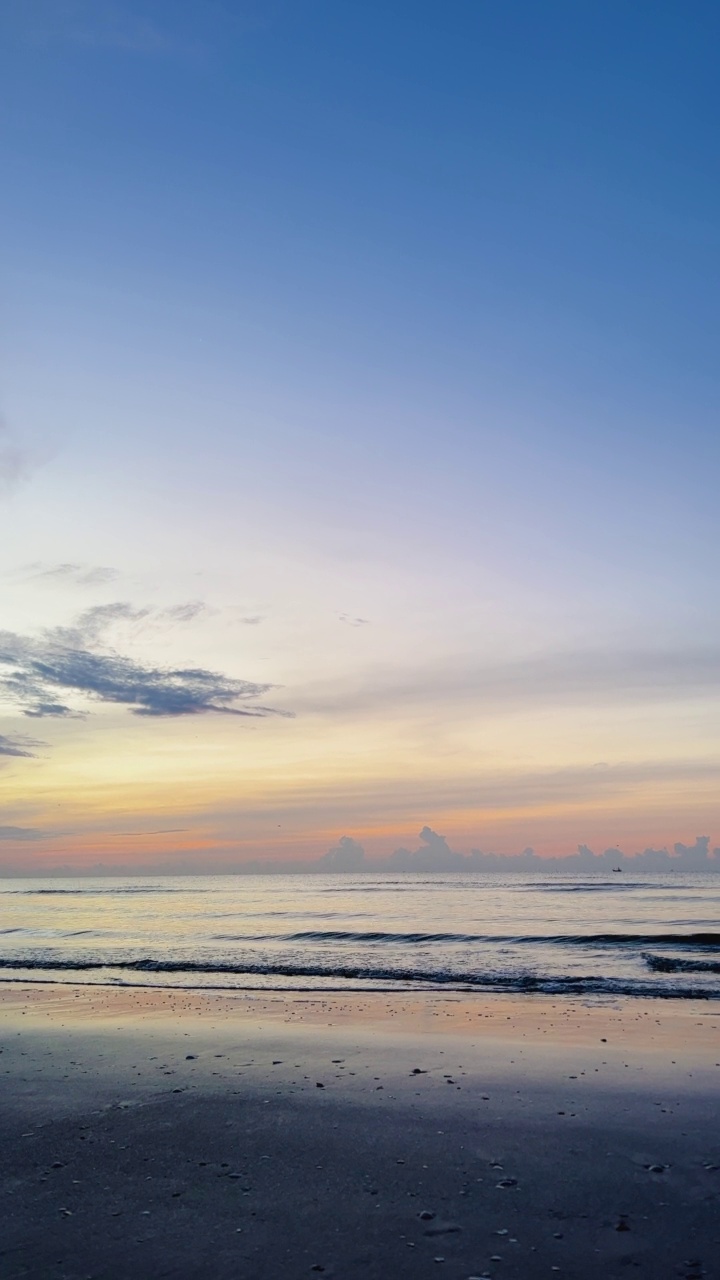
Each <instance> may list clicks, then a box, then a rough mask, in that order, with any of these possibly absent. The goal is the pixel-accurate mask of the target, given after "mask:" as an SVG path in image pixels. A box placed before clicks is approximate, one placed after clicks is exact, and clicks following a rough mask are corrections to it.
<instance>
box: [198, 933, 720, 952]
mask: <svg viewBox="0 0 720 1280" xmlns="http://www.w3.org/2000/svg"><path fill="white" fill-rule="evenodd" d="M212 939H213V941H215V942H321V943H322V942H347V943H365V942H373V943H387V944H389V945H390V944H397V945H399V946H418V945H424V944H428V945H430V944H433V943H443V942H444V943H448V942H449V943H457V944H468V943H484V944H494V943H510V944H512V945H513V946H557V947H568V946H570V947H652V946H656V947H660V946H663V947H671V946H682V947H706V948H714V947H720V933H716V932H712V933H578V934H563V933H558V934H547V935H546V934H535V933H530V934H515V933H422V932H417V933H392V932H388V931H386V930H379V929H378V930H370V931H367V932H365V931H361V930H346V929H304V930H301V931H299V932H297V933H257V934H248V933H239V934H235V933H215V934H213V935H212Z"/></svg>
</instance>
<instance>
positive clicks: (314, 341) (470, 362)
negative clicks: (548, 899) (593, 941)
mask: <svg viewBox="0 0 720 1280" xmlns="http://www.w3.org/2000/svg"><path fill="white" fill-rule="evenodd" d="M719 41H720V7H719V6H718V5H717V4H716V3H713V2H711V0H693V3H691V4H688V3H685V2H681V0H673V2H667V0H635V2H634V3H632V4H628V3H627V0H586V2H585V3H577V0H546V2H545V3H538V2H537V0H446V2H445V3H442V4H441V3H438V2H437V0H433V2H432V3H431V2H430V0H382V3H380V0H247V2H245V0H127V3H126V0H0V47H1V50H2V52H1V54H0V59H1V61H0V72H1V75H2V82H3V86H4V93H3V96H4V100H5V112H4V116H5V121H4V126H3V132H2V172H3V176H4V182H3V187H4V195H3V200H2V213H1V215H0V216H1V219H2V236H1V244H2V250H1V252H2V259H3V286H2V292H3V305H2V313H3V318H2V330H1V334H0V356H1V366H2V367H1V377H0V395H1V399H2V412H3V418H2V426H1V427H0V592H1V598H2V610H1V612H0V695H1V701H0V795H1V797H2V809H1V812H0V837H2V839H1V840H0V869H2V868H3V867H4V868H14V869H18V868H22V867H25V866H27V867H28V868H35V867H38V866H40V865H47V866H51V865H55V864H63V865H64V864H71V865H77V866H83V865H88V864H94V863H97V862H102V863H106V864H111V865H127V866H137V867H138V868H139V869H140V868H150V867H153V868H157V867H162V866H167V867H168V868H174V867H177V866H181V865H183V866H188V867H193V868H196V869H202V868H203V867H208V868H212V869H215V868H216V867H218V866H223V865H233V864H236V863H240V862H244V861H247V860H251V859H268V860H273V859H281V860H291V859H305V858H309V857H315V856H317V855H319V854H322V853H324V852H325V850H326V849H327V848H328V847H329V846H330V845H333V844H335V843H336V842H337V840H338V839H339V838H340V837H341V836H343V835H348V836H351V837H353V838H354V839H357V840H359V841H361V842H362V843H363V845H364V846H365V848H366V851H367V853H368V855H369V856H370V857H373V856H380V855H384V854H387V853H389V852H391V851H392V850H393V849H394V848H395V847H397V846H398V845H401V844H405V845H407V844H411V845H412V844H413V842H414V843H415V844H416V843H417V832H418V831H419V830H420V828H421V827H422V826H423V825H424V824H425V823H428V824H429V825H430V826H431V827H433V828H434V829H435V830H438V831H440V832H442V833H443V834H444V835H445V836H446V837H447V839H448V841H449V843H450V844H451V845H452V847H453V848H455V849H457V850H459V851H462V852H467V851H469V850H470V849H471V848H473V847H474V848H481V849H484V850H494V851H496V852H500V853H513V852H516V851H518V850H520V849H522V848H523V847H525V846H527V845H532V846H533V847H534V848H535V849H537V850H538V852H540V853H543V854H562V853H566V852H567V853H569V852H572V851H573V850H574V849H575V847H576V845H577V844H578V843H579V842H581V841H582V842H585V843H588V844H590V845H591V846H592V847H593V848H597V849H602V848H604V847H605V846H607V845H616V844H619V845H620V846H621V847H623V848H624V849H625V850H626V851H628V852H630V851H632V850H634V849H641V848H643V847H645V846H646V845H655V846H662V845H667V844H672V843H673V842H674V841H676V840H692V839H693V838H694V837H695V835H696V834H698V833H699V832H705V833H707V834H709V835H710V836H711V839H713V840H715V842H716V843H718V844H720V789H719V785H718V784H719V783H720V714H719V712H720V644H719V641H720V595H719V593H718V571H719V565H718V561H719V559H720V502H719V499H718V477H719V475H720V471H719V464H720V420H719V415H718V407H719V397H718V358H717V335H718V320H719V319H720V316H719V315H718V312H719V311H720V291H718V286H717V279H718V258H719V256H720V255H719V253H718V250H719V247H720V220H719V218H718V209H719V203H718V202H719V197H720V166H719V164H718V159H719V157H718V149H719V146H718V139H719V138H720V110H719V107H720V83H719V81H718V76H717V49H718V43H719ZM8 108H9V109H8Z"/></svg>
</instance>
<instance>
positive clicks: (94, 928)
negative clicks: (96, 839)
mask: <svg viewBox="0 0 720 1280" xmlns="http://www.w3.org/2000/svg"><path fill="white" fill-rule="evenodd" d="M0 981H6V982H7V981H35V982H39V981H43V982H64V981H72V982H76V983H77V982H85V983H106V984H114V985H118V984H124V985H128V984H132V985H142V986H163V987H168V986H170V987H173V986H177V987H230V988H245V989H247V988H255V989H257V988H262V989H268V988H272V989H285V990H287V989H289V988H292V989H295V990H297V989H306V990H318V989H324V990H334V991H338V990H349V989H351V988H352V989H355V990H357V989H368V988H375V989H385V990H412V989H419V988H432V989H437V988H442V989H448V988H450V989H455V990H468V989H471V990H478V991H481V990H494V991H524V992H528V991H543V992H554V993H560V992H574V993H585V994H593V993H594V994H599V995H619V994H624V995H631V996H632V995H638V996H648V995H657V996H666V997H668V996H674V997H676V998H683V997H685V998H692V997H698V996H706V997H709V998H717V997H718V996H720V874H704V875H700V874H687V873H680V872H677V873H674V874H672V875H654V876H651V875H646V876H633V875H632V874H631V873H628V872H624V873H619V874H617V875H597V876H577V875H555V874H553V875H548V876H545V877H541V876H537V875H533V876H529V875H528V876H522V875H518V874H511V875H505V876H503V875H492V874H486V873H477V874H473V875H462V874H449V875H441V874H434V875H430V874H420V873H415V874H407V875H398V876H390V875H368V874H365V875H357V876H352V875H304V876H303V875H296V876H285V875H284V876H279V875H278V876H192V877H191V876H178V877H158V878H157V879H155V880H152V879H134V880H133V879H121V878H117V879H115V878H102V879H100V878H98V879H73V880H71V879H67V880H61V879H57V878H54V879H52V880H50V879H48V880H38V879H32V880H18V879H12V880H10V879H8V880H0Z"/></svg>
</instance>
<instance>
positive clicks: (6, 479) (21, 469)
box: [0, 419, 30, 498]
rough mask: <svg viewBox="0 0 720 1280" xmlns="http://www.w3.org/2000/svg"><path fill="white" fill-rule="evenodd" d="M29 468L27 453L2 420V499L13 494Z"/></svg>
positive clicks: (0, 470) (0, 437)
mask: <svg viewBox="0 0 720 1280" xmlns="http://www.w3.org/2000/svg"><path fill="white" fill-rule="evenodd" d="M29 467H30V460H29V458H28V455H27V453H26V452H25V450H24V449H22V448H21V447H20V445H19V444H18V443H17V441H15V440H14V439H13V436H12V435H11V433H10V431H9V429H8V427H7V425H6V424H5V422H3V421H2V420H1V419H0V498H2V497H5V496H6V495H7V494H9V493H11V492H12V490H13V489H14V488H15V487H16V485H18V484H19V483H20V481H21V480H22V479H23V478H24V477H25V475H26V474H27V472H28V470H29Z"/></svg>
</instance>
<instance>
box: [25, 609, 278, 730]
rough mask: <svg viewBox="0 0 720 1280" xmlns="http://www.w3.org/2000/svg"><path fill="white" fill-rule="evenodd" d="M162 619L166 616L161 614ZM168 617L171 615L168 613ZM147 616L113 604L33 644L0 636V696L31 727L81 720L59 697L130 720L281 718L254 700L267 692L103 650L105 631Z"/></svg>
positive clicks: (179, 616)
mask: <svg viewBox="0 0 720 1280" xmlns="http://www.w3.org/2000/svg"><path fill="white" fill-rule="evenodd" d="M201 608H202V606H201V605H198V604H196V603H193V604H191V605H185V606H180V607H179V609H178V610H176V611H175V620H184V621H187V620H188V619H189V618H191V617H194V616H196V615H197V613H198V612H199V611H200V609H201ZM168 612H169V611H167V610H166V611H165V614H167V613H168ZM170 612H172V611H170ZM149 615H150V610H148V609H135V608H133V607H132V606H131V605H129V604H125V603H121V602H118V603H114V604H108V605H99V606H97V607H95V608H92V609H87V610H86V611H85V612H84V613H82V614H81V615H80V617H79V618H78V619H77V620H76V622H75V624H74V626H71V627H57V628H55V629H54V630H52V631H49V632H46V633H45V634H44V635H43V636H42V637H40V638H39V639H35V638H32V637H27V636H21V635H18V634H17V633H15V632H11V631H4V632H0V671H1V670H2V669H3V668H4V669H5V672H6V674H5V675H0V693H2V694H3V695H4V698H5V700H6V701H8V702H11V703H14V704H15V705H16V706H18V707H19V708H20V709H21V710H22V712H23V714H24V715H26V716H30V717H32V718H34V719H39V718H42V717H46V716H49V717H67V716H73V715H77V714H80V713H81V712H80V711H79V710H78V709H76V708H73V707H72V706H70V705H68V703H66V702H65V700H64V698H63V696H62V695H64V694H66V693H74V694H77V695H80V697H81V698H85V699H89V700H90V701H95V702H104V703H113V704H115V705H119V706H125V707H127V708H128V709H129V710H130V711H131V712H132V714H133V715H137V716H152V717H160V716H167V717H179V716H189V715H202V714H206V713H210V712H215V713H219V714H222V715H232V716H244V717H254V718H257V717H264V716H269V715H285V714H287V713H286V712H281V711H278V710H277V709H276V708H273V707H268V706H265V705H264V704H260V703H258V702H256V701H255V700H256V699H257V698H260V697H262V695H263V694H265V693H267V692H268V691H269V690H270V689H271V688H273V686H272V685H271V684H266V683H263V684H259V683H256V682H254V681H251V680H239V679H235V678H233V677H230V676H225V675H222V674H220V673H218V672H215V671H209V670H206V669H205V668H204V667H171V668H165V667H152V666H147V665H144V664H142V663H140V662H137V661H135V660H134V659H132V658H129V657H125V656H123V655H122V654H120V653H117V652H116V651H114V650H111V649H106V648H103V647H102V639H103V636H104V634H105V632H106V631H107V629H108V628H109V627H111V626H112V625H113V624H115V623H118V622H131V623H138V622H141V621H143V620H144V619H146V618H147V617H148V616H149Z"/></svg>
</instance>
